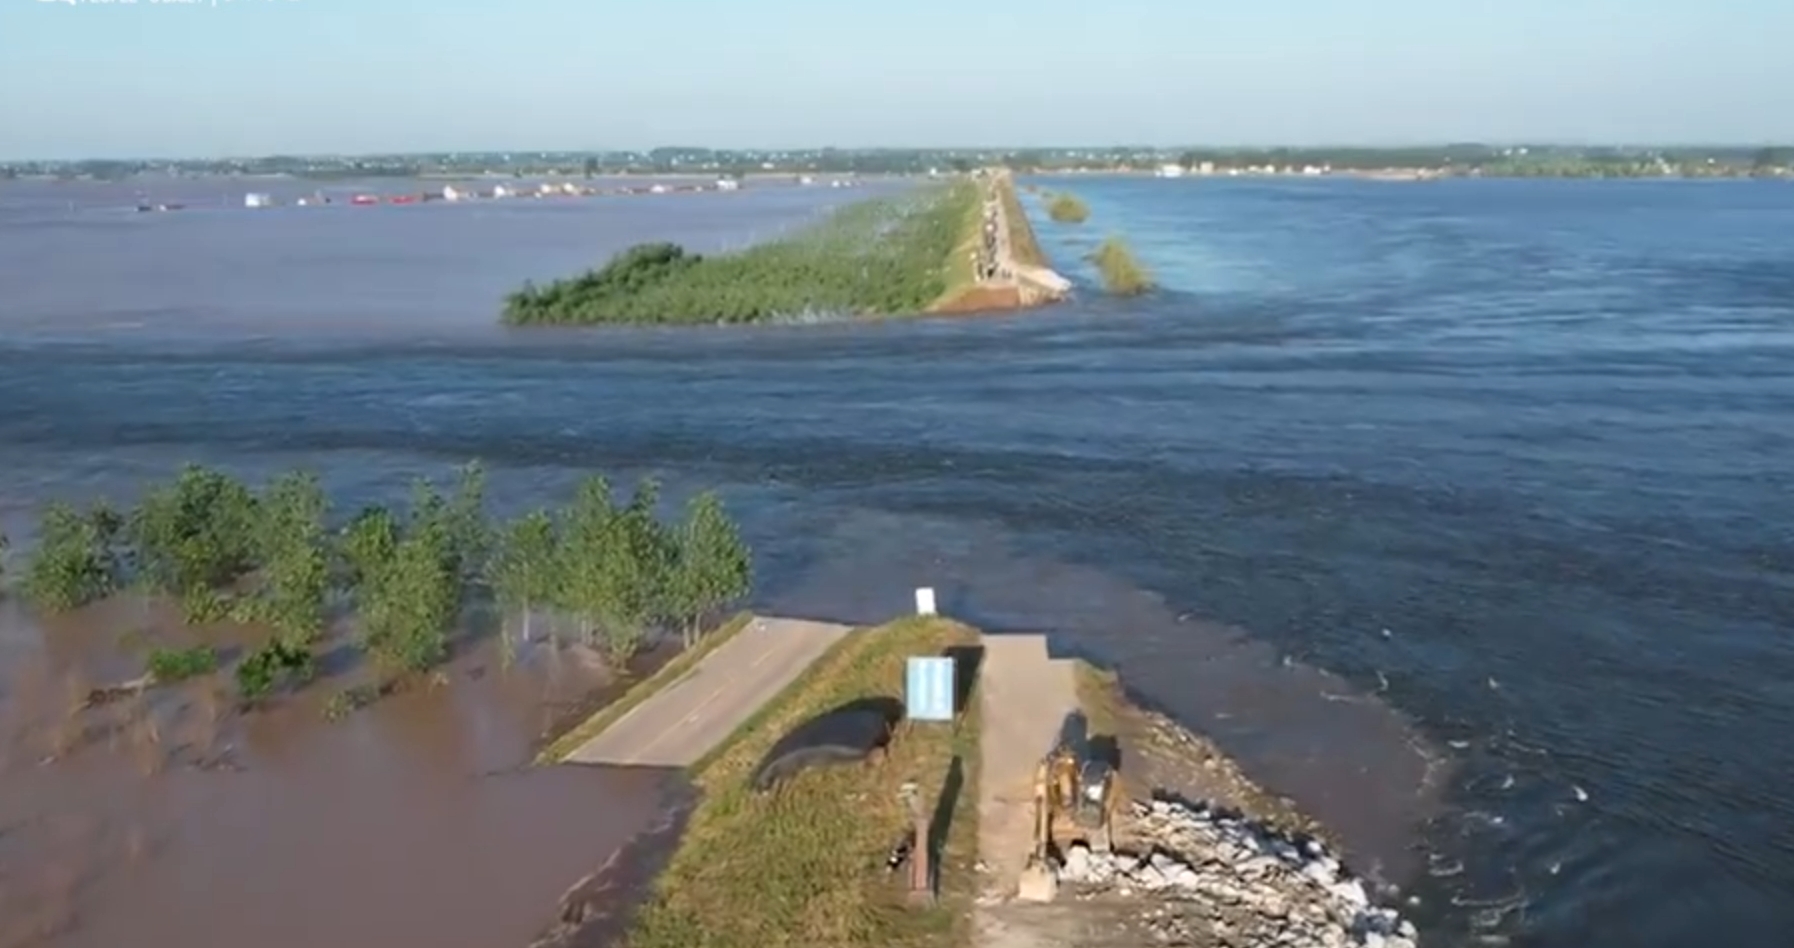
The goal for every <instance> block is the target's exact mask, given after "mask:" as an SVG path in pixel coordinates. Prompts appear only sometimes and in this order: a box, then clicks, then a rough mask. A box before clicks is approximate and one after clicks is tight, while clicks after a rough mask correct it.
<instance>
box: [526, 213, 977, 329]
mask: <svg viewBox="0 0 1794 948" xmlns="http://www.w3.org/2000/svg"><path fill="white" fill-rule="evenodd" d="M978 199H979V198H978V189H977V187H976V185H974V184H973V183H972V182H970V181H968V180H964V179H955V180H954V181H951V182H949V183H946V184H942V185H936V186H930V187H929V188H927V189H926V190H924V191H922V192H921V193H919V194H915V195H911V196H908V197H905V198H898V199H891V200H872V201H862V202H860V203H857V204H852V205H849V206H847V207H844V208H841V209H840V210H838V211H836V212H834V213H833V214H831V215H829V216H828V217H827V218H825V219H824V220H822V221H820V222H818V223H817V224H815V225H812V226H810V227H808V228H805V229H804V230H802V231H800V232H798V233H796V234H794V235H792V236H790V237H787V238H785V239H782V240H776V241H773V242H770V243H765V244H761V245H758V246H755V247H751V248H749V249H747V250H743V251H741V252H738V253H729V254H721V255H717V256H702V255H699V254H694V253H690V252H688V251H686V250H685V248H683V247H680V246H678V245H677V244H670V243H654V244H641V245H638V246H635V247H631V248H630V249H628V250H625V251H623V252H622V253H620V254H618V255H616V256H615V257H612V258H611V260H610V261H609V262H608V263H606V264H605V265H604V266H603V267H600V268H599V269H596V270H591V271H588V272H586V273H584V274H582V275H580V276H576V277H572V278H570V279H564V280H556V281H554V282H553V283H550V284H548V285H546V286H534V285H525V286H524V287H523V289H521V290H518V291H517V292H515V293H513V294H511V296H510V297H509V298H508V299H507V300H506V302H505V310H504V321H505V322H506V323H507V324H510V325H513V326H535V325H575V326H589V325H600V324H625V323H627V324H700V323H758V322H768V321H773V320H778V319H785V318H801V317H804V316H811V315H815V314H831V315H875V314H876V315H888V314H898V313H915V312H921V311H923V310H924V309H926V308H927V307H928V306H929V305H930V304H932V303H934V302H935V301H936V300H938V299H940V298H941V296H942V294H944V293H945V292H946V291H947V290H948V289H949V284H950V282H951V270H952V265H953V260H954V251H955V249H956V248H957V247H958V245H959V244H960V242H961V240H962V239H963V237H964V230H965V221H966V217H967V215H968V213H972V212H973V211H974V210H975V208H976V206H977V203H978Z"/></svg>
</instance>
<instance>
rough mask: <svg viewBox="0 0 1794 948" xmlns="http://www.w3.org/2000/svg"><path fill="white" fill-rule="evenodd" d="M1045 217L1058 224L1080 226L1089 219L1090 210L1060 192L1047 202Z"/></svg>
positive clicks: (1075, 198)
mask: <svg viewBox="0 0 1794 948" xmlns="http://www.w3.org/2000/svg"><path fill="white" fill-rule="evenodd" d="M1047 216H1048V217H1050V218H1052V219H1053V222H1054V223H1058V224H1082V223H1084V222H1085V221H1087V220H1089V219H1090V208H1089V207H1086V206H1085V204H1084V202H1083V201H1080V200H1078V199H1077V197H1076V196H1074V195H1070V194H1066V193H1065V192H1063V191H1061V192H1059V193H1058V194H1055V195H1053V196H1052V198H1051V199H1049V200H1048V201H1047Z"/></svg>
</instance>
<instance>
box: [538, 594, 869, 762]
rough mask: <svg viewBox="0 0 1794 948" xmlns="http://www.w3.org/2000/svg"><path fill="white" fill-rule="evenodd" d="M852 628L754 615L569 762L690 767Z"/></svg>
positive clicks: (592, 741)
mask: <svg viewBox="0 0 1794 948" xmlns="http://www.w3.org/2000/svg"><path fill="white" fill-rule="evenodd" d="M848 629H849V627H848V626H844V625H835V624H833V623H828V622H809V621H806V620H803V619H778V618H772V617H757V618H755V619H754V620H753V621H752V622H751V623H750V624H749V625H748V627H747V628H745V629H743V630H741V632H740V633H738V634H737V635H736V636H735V637H734V638H732V639H730V640H729V641H727V642H724V643H723V644H722V645H721V646H720V647H718V648H717V650H716V651H714V652H711V653H710V654H709V655H706V656H705V657H704V659H703V660H702V661H700V662H698V664H697V665H696V666H694V667H693V668H692V669H691V671H689V672H687V673H686V674H685V677H683V678H680V679H679V680H678V681H676V682H674V683H673V684H671V685H669V686H667V687H666V688H664V689H662V690H661V691H659V692H658V693H656V694H655V695H654V696H653V697H651V698H649V699H648V700H646V701H644V702H642V703H641V704H639V705H637V706H636V707H635V708H634V709H633V710H631V711H630V712H629V713H628V714H625V715H623V717H622V718H621V719H619V720H618V721H617V722H616V723H614V724H612V725H611V726H610V727H608V728H605V729H604V730H603V731H602V732H600V733H599V734H598V736H596V737H594V738H592V739H591V740H589V741H587V742H586V743H585V744H584V745H582V746H581V747H580V748H579V749H578V750H576V751H574V752H573V753H572V754H570V755H568V756H567V758H566V762H567V763H575V764H624V765H634V766H645V767H688V766H690V765H691V764H693V763H696V762H697V760H698V758H700V757H702V756H704V755H705V754H706V753H708V752H709V751H710V749H711V748H713V747H715V746H717V745H718V744H720V743H722V741H723V739H724V738H726V737H728V736H729V734H730V733H732V732H733V731H734V730H735V729H736V728H737V727H739V726H740V725H741V723H742V722H743V721H746V720H747V718H748V716H749V715H751V714H753V713H754V712H755V711H758V710H759V709H760V707H761V706H762V705H764V704H765V703H766V702H767V701H769V700H771V699H772V697H773V696H774V695H776V694H778V693H779V692H780V691H782V690H783V689H784V687H785V686H786V685H788V684H790V683H791V682H792V681H793V680H795V679H796V678H797V676H798V675H800V674H802V673H803V671H804V670H805V669H807V668H809V667H810V665H811V663H813V662H815V661H816V659H817V658H818V657H820V656H821V655H822V653H823V651H824V650H826V649H827V648H828V647H829V646H830V645H833V644H834V643H835V642H836V641H838V640H840V638H841V637H842V636H844V635H846V634H847V632H848Z"/></svg>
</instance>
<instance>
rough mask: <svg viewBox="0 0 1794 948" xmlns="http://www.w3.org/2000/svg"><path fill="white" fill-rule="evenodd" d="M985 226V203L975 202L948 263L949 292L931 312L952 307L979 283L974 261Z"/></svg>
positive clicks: (941, 297) (936, 301) (969, 210)
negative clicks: (974, 269)
mask: <svg viewBox="0 0 1794 948" xmlns="http://www.w3.org/2000/svg"><path fill="white" fill-rule="evenodd" d="M983 224H984V202H983V201H982V200H978V201H973V202H971V203H970V205H969V206H967V207H966V216H965V225H964V230H963V231H962V233H961V235H960V240H959V243H958V244H957V245H955V246H954V248H953V255H952V256H950V257H948V258H947V261H946V267H947V291H946V292H944V293H942V294H941V295H940V298H939V299H937V300H935V301H934V305H932V306H930V307H929V308H928V309H929V311H930V312H934V311H937V310H940V309H944V308H947V307H949V306H951V304H952V303H953V301H954V300H957V299H959V298H960V297H961V296H964V295H965V294H966V293H967V292H968V291H970V290H971V289H972V287H973V286H974V285H975V284H976V283H977V282H978V275H977V273H975V272H974V271H973V266H972V261H973V256H974V255H975V254H976V253H977V252H978V243H979V241H980V240H981V239H982V237H983V230H984V228H983Z"/></svg>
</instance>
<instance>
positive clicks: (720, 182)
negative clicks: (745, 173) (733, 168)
mask: <svg viewBox="0 0 1794 948" xmlns="http://www.w3.org/2000/svg"><path fill="white" fill-rule="evenodd" d="M716 189H717V190H718V191H739V190H741V182H740V181H737V180H735V179H734V178H718V179H717V181H716Z"/></svg>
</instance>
